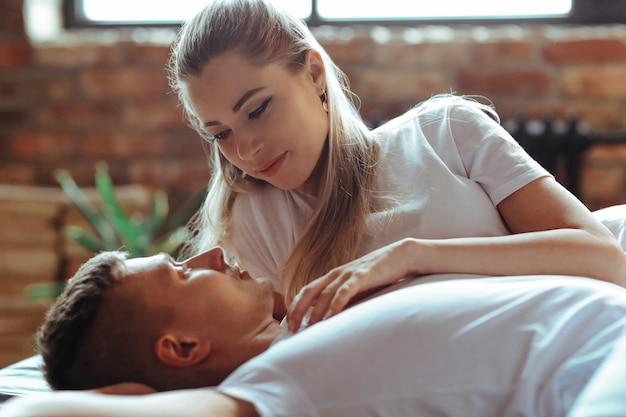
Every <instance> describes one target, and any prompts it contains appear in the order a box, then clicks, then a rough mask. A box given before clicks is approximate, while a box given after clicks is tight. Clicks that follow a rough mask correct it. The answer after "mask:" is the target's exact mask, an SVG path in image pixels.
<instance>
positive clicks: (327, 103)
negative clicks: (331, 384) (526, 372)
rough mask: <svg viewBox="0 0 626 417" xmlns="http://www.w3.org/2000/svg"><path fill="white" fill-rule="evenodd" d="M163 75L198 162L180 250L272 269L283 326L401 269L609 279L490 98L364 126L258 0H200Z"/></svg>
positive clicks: (305, 39)
mask: <svg viewBox="0 0 626 417" xmlns="http://www.w3.org/2000/svg"><path fill="white" fill-rule="evenodd" d="M170 77H171V85H172V87H173V88H174V90H175V91H176V92H177V93H178V95H179V97H180V100H181V102H182V104H183V105H184V108H185V111H186V114H187V116H188V119H189V121H190V123H191V125H192V126H193V127H194V128H195V129H196V130H197V132H198V133H199V134H200V136H201V137H202V138H204V139H205V140H206V141H207V143H208V147H207V148H208V154H209V156H210V164H211V167H212V168H213V175H212V178H211V183H210V188H209V193H208V196H207V199H206V202H205V205H204V207H203V210H202V214H201V216H200V219H199V223H198V231H199V233H198V236H197V238H196V240H195V241H194V242H192V244H191V246H190V249H191V252H192V253H199V252H201V251H203V250H206V249H207V248H210V247H212V246H215V245H221V246H223V247H224V248H226V249H227V250H228V252H229V253H231V254H232V255H233V256H234V258H235V259H236V261H237V263H238V264H240V266H241V267H243V268H245V269H247V270H249V271H250V273H251V274H252V275H254V276H261V277H267V278H269V279H270V280H272V282H273V284H274V288H275V291H276V296H277V301H278V302H277V303H276V306H277V308H276V310H275V313H276V316H277V317H280V316H282V315H284V313H285V311H286V309H285V306H286V305H291V309H290V311H289V316H290V323H291V324H290V325H291V326H292V329H295V328H297V327H298V326H299V323H300V320H301V319H302V317H303V316H304V314H305V312H306V311H308V310H309V309H310V308H311V307H313V309H312V313H311V317H310V322H311V323H314V322H316V321H318V320H320V319H322V318H324V317H328V316H330V315H333V314H336V313H337V312H339V311H341V310H342V309H343V308H344V307H345V306H346V305H347V304H348V303H349V302H350V300H351V299H352V298H353V297H354V296H355V295H357V294H358V293H360V292H363V291H365V290H368V289H372V288H377V287H380V286H382V285H386V284H389V283H392V282H395V281H397V280H398V279H400V278H401V277H404V276H406V275H407V274H417V275H421V274H439V273H461V274H476V275H479V276H492V275H530V274H560V275H577V276H586V277H591V278H596V279H600V280H605V281H611V282H615V283H618V284H621V285H623V280H624V276H625V275H626V261H625V258H624V255H623V252H622V250H621V248H620V247H619V245H618V244H617V242H616V240H615V239H614V237H613V236H612V235H611V233H610V232H609V231H608V230H607V229H606V228H604V227H603V226H602V225H601V224H600V223H599V222H597V221H596V220H594V218H593V217H592V215H591V214H590V212H589V211H588V210H587V209H586V208H585V207H584V205H583V204H582V203H581V202H580V201H578V200H577V199H576V198H575V197H574V196H572V195H571V194H570V193H569V192H567V191H566V190H565V189H564V188H563V187H562V186H560V185H559V184H558V183H557V182H556V181H555V180H554V178H553V177H552V176H550V174H549V173H548V172H546V171H545V170H544V169H543V168H542V167H541V166H539V164H537V163H536V162H535V161H534V160H532V159H531V158H530V157H529V156H528V155H527V154H526V153H525V152H524V151H523V150H522V149H521V148H520V147H519V146H518V145H517V143H516V142H515V141H514V140H513V139H512V138H511V137H510V136H509V135H508V134H507V133H506V131H505V130H504V129H502V128H501V127H500V126H499V124H498V121H497V115H496V114H495V113H494V112H493V111H492V109H491V108H490V107H487V106H484V105H481V104H478V103H477V102H474V101H472V100H467V99H463V98H460V97H453V96H440V97H435V98H433V99H430V100H428V101H426V102H424V103H422V104H421V105H419V106H417V107H415V108H414V109H411V110H410V111H408V112H407V113H406V114H404V115H401V116H399V117H398V118H396V119H394V120H392V121H390V122H388V123H386V124H385V125H383V126H381V127H380V128H378V129H376V130H374V131H370V130H369V129H368V128H367V127H366V125H365V124H364V122H363V121H362V119H361V118H360V117H359V114H358V111H357V110H356V108H355V105H354V96H353V94H352V93H351V92H350V90H349V88H348V86H347V83H346V80H345V78H344V75H343V73H342V72H341V70H340V69H339V68H337V67H336V65H335V64H334V63H333V62H332V60H331V59H330V57H329V56H328V54H327V53H326V52H325V51H324V49H323V48H322V47H321V46H320V44H319V43H318V42H317V41H316V40H315V38H314V37H313V35H312V33H311V32H310V31H309V29H308V28H307V27H306V26H305V25H304V24H303V23H302V22H301V21H300V20H299V19H297V18H295V17H293V16H291V15H289V14H288V13H286V12H285V11H283V10H281V9H278V8H277V7H275V6H273V5H272V4H271V3H269V2H267V1H265V0H218V1H215V2H211V4H210V5H208V6H206V8H205V9H203V10H202V11H201V12H200V13H199V14H198V15H196V16H195V17H194V18H192V19H191V20H190V21H189V22H187V23H186V24H184V25H183V27H182V29H181V31H180V34H179V37H178V39H177V41H176V42H175V44H174V45H173V49H172V55H171V62H170ZM298 293H299V295H298V296H297V297H296V294H298Z"/></svg>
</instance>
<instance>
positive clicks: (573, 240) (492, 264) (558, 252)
mask: <svg viewBox="0 0 626 417" xmlns="http://www.w3.org/2000/svg"><path fill="white" fill-rule="evenodd" d="M399 250H401V251H403V256H402V257H403V258H405V259H406V260H407V262H408V269H409V270H410V272H412V273H415V274H433V273H473V274H481V275H533V274H554V275H576V276H586V277H591V278H596V279H599V280H603V281H609V282H613V283H616V284H619V285H624V277H625V276H626V258H625V257H624V253H623V251H622V249H621V248H620V247H619V245H618V244H617V242H615V241H614V239H613V238H612V237H611V236H609V235H604V236H598V235H593V234H590V233H589V232H587V231H584V230H578V229H557V230H547V231H540V232H529V233H519V234H513V235H508V236H498V237H486V238H480V237H479V238H455V239H442V240H421V239H410V238H409V239H405V240H404V241H403V242H402V244H401V245H400V246H399Z"/></svg>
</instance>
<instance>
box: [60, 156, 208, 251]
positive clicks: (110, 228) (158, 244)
mask: <svg viewBox="0 0 626 417" xmlns="http://www.w3.org/2000/svg"><path fill="white" fill-rule="evenodd" d="M55 178H56V180H57V182H58V183H59V184H60V185H61V188H62V189H63V191H64V192H65V194H66V195H67V196H68V198H69V199H70V201H71V203H72V204H73V205H74V206H75V207H76V208H77V209H78V211H79V212H80V213H81V214H82V215H83V217H84V218H85V219H86V220H87V221H88V223H89V225H90V226H91V229H92V231H91V232H90V231H88V230H85V229H84V228H83V227H81V226H77V225H71V226H67V227H66V229H65V234H66V235H67V236H68V237H69V238H70V239H72V240H74V241H75V242H77V243H78V244H80V245H81V246H83V247H85V248H86V249H88V250H90V251H92V252H94V253H97V252H100V251H106V250H125V251H127V252H128V253H129V255H130V256H131V257H140V256H149V255H153V254H155V253H160V252H165V253H170V254H171V253H174V252H175V251H176V250H177V249H178V248H179V247H180V245H181V244H182V243H183V242H185V241H186V240H187V239H188V238H189V237H190V231H189V229H188V228H187V227H186V224H187V223H188V221H189V220H190V218H191V217H192V216H193V215H194V214H195V212H196V211H197V210H198V209H199V207H200V204H201V202H202V199H203V198H204V192H200V193H198V194H197V195H196V196H195V197H194V198H193V200H192V201H191V202H190V204H188V205H186V206H183V207H182V208H181V209H180V210H179V211H177V212H176V213H174V214H173V215H171V216H169V203H168V197H167V194H166V193H165V191H163V190H157V191H155V192H154V197H153V200H152V205H151V208H150V210H149V213H147V214H143V213H132V214H131V215H127V214H126V213H125V212H124V210H123V208H122V206H121V205H120V203H119V202H118V200H117V198H116V197H115V193H114V186H113V182H112V181H111V177H110V176H109V173H108V168H107V165H106V164H105V163H104V162H99V163H98V164H96V174H95V183H96V189H97V190H98V193H99V196H100V198H101V200H102V207H101V208H98V207H96V206H95V205H94V204H92V203H91V201H90V200H89V198H88V197H87V195H86V194H85V193H84V192H83V191H82V190H81V189H80V188H79V187H78V185H77V184H76V182H75V181H74V179H73V178H72V176H71V175H70V173H69V172H68V171H67V170H64V169H59V170H57V171H55Z"/></svg>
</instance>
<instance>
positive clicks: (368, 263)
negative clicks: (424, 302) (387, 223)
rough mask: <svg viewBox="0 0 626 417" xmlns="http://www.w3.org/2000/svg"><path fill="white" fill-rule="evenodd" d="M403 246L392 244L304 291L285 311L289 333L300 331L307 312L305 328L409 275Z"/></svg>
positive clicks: (335, 271)
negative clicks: (354, 298) (360, 295)
mask: <svg viewBox="0 0 626 417" xmlns="http://www.w3.org/2000/svg"><path fill="white" fill-rule="evenodd" d="M404 242H405V241H404V240H402V241H398V242H395V243H392V244H390V245H387V246H384V247H382V248H380V249H378V250H375V251H373V252H371V253H369V254H367V255H365V256H362V257H361V258H358V259H356V260H354V261H352V262H349V263H347V264H345V265H342V266H339V267H337V268H334V269H333V270H331V271H330V272H329V273H328V274H326V275H324V276H322V277H320V278H318V279H316V280H314V281H312V282H311V283H309V284H307V285H306V286H305V287H303V288H302V290H300V292H299V293H298V294H297V295H296V297H295V298H294V300H293V302H292V303H291V305H290V307H289V309H288V311H287V323H288V325H289V330H291V331H297V330H298V329H299V328H300V326H301V323H302V319H303V317H304V316H305V314H306V313H307V311H308V310H309V309H310V308H312V312H311V316H310V317H309V320H308V324H309V325H312V324H314V323H317V322H318V321H320V320H323V319H325V318H328V317H330V316H333V315H335V314H337V313H339V312H340V311H342V310H343V309H344V308H345V307H346V306H347V305H348V303H349V302H350V300H351V299H352V298H353V297H354V296H356V295H358V294H359V293H362V292H364V291H367V290H370V289H373V288H377V287H380V286H383V285H387V284H392V283H394V282H396V281H398V280H399V279H401V278H404V277H405V276H406V275H407V274H408V273H409V272H410V271H409V267H408V263H407V257H406V254H405V253H404V252H406V249H405V246H406V245H405V244H404Z"/></svg>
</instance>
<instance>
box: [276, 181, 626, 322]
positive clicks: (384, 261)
mask: <svg viewBox="0 0 626 417" xmlns="http://www.w3.org/2000/svg"><path fill="white" fill-rule="evenodd" d="M498 210H499V211H500V215H501V216H502V218H503V219H504V221H505V222H506V224H507V226H508V227H509V229H510V230H511V232H512V234H511V235H507V236H496V237H475V238H455V239H439V240H437V239H435V240H425V239H413V238H407V239H403V240H401V241H399V242H395V243H393V244H391V245H388V246H385V247H383V248H380V249H378V250H376V251H374V252H372V253H370V254H368V255H365V256H363V257H361V258H359V259H357V260H355V261H353V262H350V263H348V264H346V265H343V266H341V267H339V268H335V269H333V270H332V271H331V272H329V273H328V274H326V275H325V276H323V277H321V278H319V279H317V280H315V281H313V282H312V283H310V284H309V285H307V286H306V287H304V289H303V291H302V292H301V293H300V294H298V296H297V297H296V298H295V300H294V302H293V303H292V305H291V306H290V308H289V312H288V321H289V324H290V328H291V330H296V329H297V328H298V323H300V320H301V319H302V317H303V315H304V314H305V313H306V311H307V310H308V309H309V307H311V306H314V308H313V311H312V314H311V317H310V319H309V323H310V324H312V323H315V322H317V321H319V320H320V319H323V318H324V317H328V316H330V315H333V314H336V313H338V312H339V311H341V310H342V309H343V308H344V307H345V306H346V305H347V304H348V302H349V300H350V299H351V298H352V297H354V296H355V295H356V294H358V293H359V292H361V291H365V290H367V289H370V288H375V287H377V286H381V285H385V284H389V283H393V282H395V281H397V280H398V279H400V278H403V277H404V276H406V275H408V274H418V275H422V274H437V273H467V274H479V275H500V276H502V275H537V274H544V275H575V276H586V277H591V278H595V279H600V280H603V281H609V282H613V283H616V284H618V285H622V286H623V285H624V278H625V277H626V258H625V257H624V252H623V250H622V248H621V247H620V246H619V244H618V242H617V240H616V239H615V237H614V236H613V235H612V234H611V232H610V231H609V230H607V229H606V228H605V227H604V226H603V225H602V224H601V223H600V222H598V221H597V220H596V219H595V218H594V217H593V215H592V214H591V213H590V212H589V210H587V208H585V206H584V205H583V204H582V203H581V202H580V201H579V200H578V199H576V198H575V197H574V196H573V195H572V194H570V193H569V192H568V191H567V190H565V189H564V188H563V187H562V186H561V185H560V184H558V183H557V182H556V181H555V180H554V179H552V178H549V177H544V178H540V179H537V180H535V181H533V182H531V183H530V184H528V185H526V186H525V187H523V188H521V189H520V190H518V191H516V192H515V193H513V194H511V195H510V196H509V197H507V198H506V199H505V200H503V201H502V202H501V203H500V204H499V205H498Z"/></svg>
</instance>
